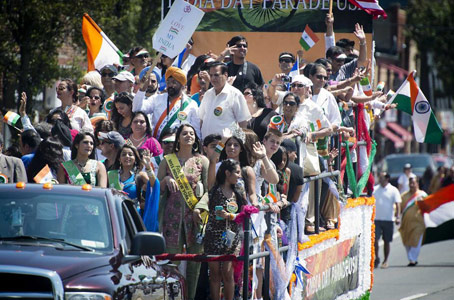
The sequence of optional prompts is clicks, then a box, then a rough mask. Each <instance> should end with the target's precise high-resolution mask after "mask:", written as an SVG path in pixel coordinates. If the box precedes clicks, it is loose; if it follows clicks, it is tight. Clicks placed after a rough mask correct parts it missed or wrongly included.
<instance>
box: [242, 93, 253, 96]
mask: <svg viewBox="0 0 454 300" xmlns="http://www.w3.org/2000/svg"><path fill="white" fill-rule="evenodd" d="M243 95H244V96H249V95H252V93H251V92H244V93H243Z"/></svg>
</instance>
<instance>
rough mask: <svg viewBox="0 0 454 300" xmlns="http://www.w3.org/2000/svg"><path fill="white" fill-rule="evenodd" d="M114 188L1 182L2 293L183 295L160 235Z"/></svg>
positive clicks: (105, 296)
mask: <svg viewBox="0 0 454 300" xmlns="http://www.w3.org/2000/svg"><path fill="white" fill-rule="evenodd" d="M145 230H146V229H145V226H144V224H143V222H142V219H141V218H140V215H139V214H138V213H137V209H136V206H135V204H134V202H132V201H131V200H129V199H128V198H127V197H126V196H125V195H124V194H123V193H120V192H118V191H115V190H113V189H100V188H93V189H92V188H91V187H90V186H87V185H86V186H84V187H80V186H69V185H55V186H52V185H50V184H45V185H36V184H23V183H19V184H17V185H15V184H3V185H0V298H22V299H25V298H26V299H38V298H39V299H100V300H101V299H102V300H106V299H184V298H185V297H184V295H185V287H184V279H183V277H182V276H181V274H180V273H178V271H177V270H176V269H175V267H174V266H173V265H166V264H164V265H160V264H158V263H156V261H154V260H153V259H151V258H150V257H149V255H157V254H160V253H162V252H163V251H164V249H165V243H164V239H163V237H162V236H161V235H160V234H157V233H151V232H145Z"/></svg>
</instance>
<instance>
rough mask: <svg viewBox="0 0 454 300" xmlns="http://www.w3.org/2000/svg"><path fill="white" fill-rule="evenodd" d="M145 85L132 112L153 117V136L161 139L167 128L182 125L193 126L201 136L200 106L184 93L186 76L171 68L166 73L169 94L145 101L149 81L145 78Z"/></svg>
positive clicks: (134, 102)
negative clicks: (140, 112)
mask: <svg viewBox="0 0 454 300" xmlns="http://www.w3.org/2000/svg"><path fill="white" fill-rule="evenodd" d="M143 78H144V80H143V81H144V84H143V86H142V87H141V88H140V90H139V91H137V94H136V95H135V97H134V101H133V104H132V111H133V112H136V111H143V112H144V113H146V114H149V115H150V116H151V118H150V119H151V125H152V126H153V136H154V137H155V138H159V135H160V134H161V132H162V131H163V130H164V129H166V128H175V127H179V126H180V125H181V124H187V123H189V124H191V125H192V126H193V127H194V128H195V130H196V133H197V135H198V136H200V119H199V117H198V109H199V108H198V106H197V103H196V102H195V101H193V100H192V99H190V98H189V97H188V96H187V95H186V94H185V93H184V92H183V91H184V87H185V86H186V81H187V80H186V75H185V73H184V71H183V70H181V69H180V68H177V67H169V68H168V69H167V71H166V73H165V79H166V85H167V93H162V94H155V95H153V96H151V97H149V98H147V99H146V100H144V99H145V92H146V90H147V88H148V83H149V80H146V78H147V76H143Z"/></svg>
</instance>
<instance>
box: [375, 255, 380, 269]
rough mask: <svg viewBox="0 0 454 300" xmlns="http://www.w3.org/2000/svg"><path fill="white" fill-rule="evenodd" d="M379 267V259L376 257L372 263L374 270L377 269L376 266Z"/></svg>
mask: <svg viewBox="0 0 454 300" xmlns="http://www.w3.org/2000/svg"><path fill="white" fill-rule="evenodd" d="M379 265H380V257H377V258H376V259H375V261H374V268H375V269H376V268H378V266H379Z"/></svg>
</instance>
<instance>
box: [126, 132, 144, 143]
mask: <svg viewBox="0 0 454 300" xmlns="http://www.w3.org/2000/svg"><path fill="white" fill-rule="evenodd" d="M146 136H147V134H146V133H145V134H144V135H143V137H141V138H139V139H135V138H134V137H133V136H132V134H131V135H130V136H129V138H130V139H131V141H133V142H134V143H140V142H141V141H143V139H144V138H145V137H146Z"/></svg>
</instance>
